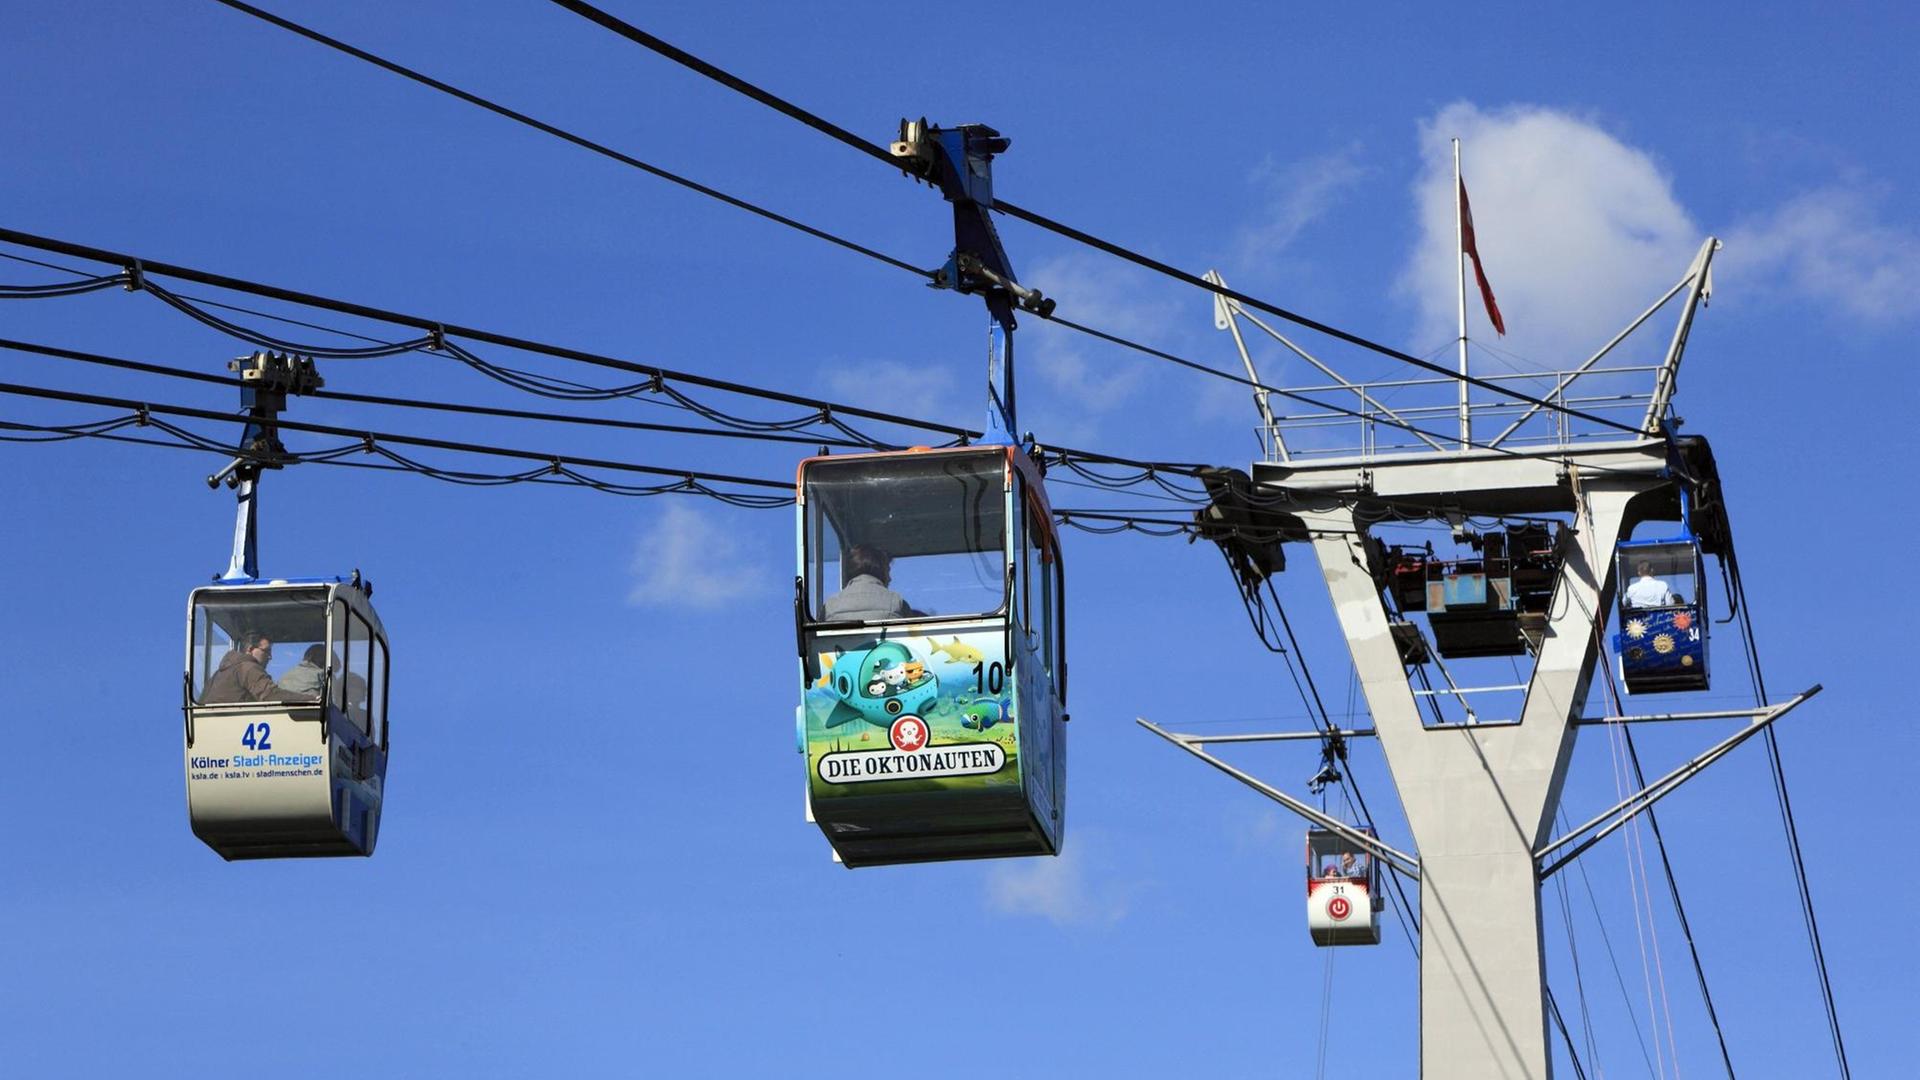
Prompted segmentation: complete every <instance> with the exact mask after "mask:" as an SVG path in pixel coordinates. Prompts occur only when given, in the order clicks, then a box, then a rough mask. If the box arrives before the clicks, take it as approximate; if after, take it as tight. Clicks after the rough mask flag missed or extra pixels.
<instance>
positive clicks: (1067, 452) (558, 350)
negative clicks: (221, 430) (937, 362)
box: [0, 227, 1202, 476]
mask: <svg viewBox="0 0 1920 1080" xmlns="http://www.w3.org/2000/svg"><path fill="white" fill-rule="evenodd" d="M0 242H5V243H11V244H17V245H19V246H21V247H27V248H32V249H35V250H38V251H48V252H53V253H57V254H62V255H68V256H71V257H73V258H79V259H88V260H91V261H93V262H103V263H108V264H112V265H119V266H125V267H138V268H139V269H140V274H141V277H142V278H143V279H144V278H145V276H146V275H149V274H162V275H164V276H167V277H173V278H179V279H181V280H183V281H192V282H195V283H197V284H201V285H206V286H209V287H212V288H218V289H227V290H230V291H233V292H238V293H244V294H247V295H250V296H259V297H262V298H265V299H270V300H278V301H281V302H284V303H290V304H298V305H301V306H303V307H310V308H315V309H318V310H322V311H331V312H335V313H338V314H342V315H348V316H352V317H354V318H360V319H367V320H370V321H374V322H385V323H390V324H393V325H395V326H404V327H410V328H413V329H419V330H426V331H429V332H437V333H439V334H440V335H442V337H443V338H444V337H445V336H446V335H456V336H459V337H463V338H470V339H472V340H474V341H480V342H485V343H487V344H490V345H498V346H500V347H502V348H508V349H515V350H518V351H521V352H528V353H535V354H538V355H541V356H550V357H553V358H555V359H559V360H567V361H571V362H574V363H581V364H586V365H588V366H592V367H602V368H608V369H611V370H617V371H626V372H631V373H636V374H642V375H647V376H649V377H650V378H658V379H660V380H663V381H664V380H671V381H674V382H679V383H684V384H687V385H692V386H703V387H706V388H708V389H713V390H719V391H722V392H725V393H731V394H738V395H740V396H742V397H750V398H758V399H761V400H767V401H778V402H782V403H785V404H792V405H804V406H807V407H809V408H813V409H817V410H820V411H821V412H822V414H823V415H825V416H828V417H837V416H838V415H842V414H844V415H846V416H857V417H859V418H861V419H863V420H874V421H878V422H881V423H886V424H893V425H897V426H900V427H905V428H913V429H918V430H921V431H929V432H936V433H939V434H943V435H949V436H954V437H956V438H958V439H961V440H965V441H971V440H973V439H977V438H979V437H980V434H981V433H980V432H979V431H976V430H973V429H970V428H963V427H956V426H953V425H951V424H943V423H939V422H937V421H932V420H923V419H917V418H914V417H908V416H901V415H899V414H897V413H885V412H879V411H877V410H873V409H864V408H860V407H858V406H853V405H844V404H840V403H838V402H832V401H824V400H821V399H819V398H811V397H806V396H803V395H799V394H789V393H785V392H783V391H778V390H770V389H766V388H764V387H757V386H752V385H749V384H746V383H739V382H733V381H730V380H726V379H718V378H713V377H711V376H706V375H696V374H693V373H691V372H685V371H676V370H673V369H670V368H663V367H657V366H654V365H647V364H639V363H634V362H632V361H627V360H620V359H616V358H614V357H611V356H605V355H602V354H599V353H593V352H588V351H586V350H582V349H575V348H570V347H568V346H564V345H555V344H551V343H548V342H541V341H535V340H532V339H529V338H521V337H515V336H513V335H510V334H503V333H499V332H496V331H491V330H484V329H480V328H477V327H471V326H464V325H461V324H457V323H448V322H442V321H439V320H434V319H428V318H425V317H423V316H419V315H409V314H403V313H400V312H394V311H387V310H384V309H381V308H375V307H369V306H367V305H364V304H358V303H354V302H351V301H346V300H338V299H334V298H332V297H327V296H320V295H318V294H314V293H305V292H300V291H297V290H294V289H287V288H283V287H281V286H277V285H270V284H266V283H264V282H257V281H251V280H248V279H246V278H236V277H231V276H228V275H224V274H216V273H213V272H211V271H206V270H198V269H195V268H192V267H187V266H181V265H178V264H174V263H164V262H157V261H154V260H150V259H141V258H138V257H136V256H133V255H128V254H125V253H122V252H116V251H109V250H106V249H102V248H96V247H90V246H88V245H85V244H76V243H73V242H70V241H66V240H56V239H53V238H50V237H43V236H36V235H34V234H32V233H25V232H20V231H18V230H15V229H8V228H3V227H0ZM14 257H15V258H18V257H17V256H14ZM37 264H38V265H43V266H48V265H50V264H46V263H37ZM68 272H76V271H68ZM174 295H175V296H176V297H179V296H180V295H181V294H179V293H175V294H174ZM267 317H269V318H277V316H267ZM287 321H292V320H287ZM300 325H311V324H304V323H303V324H300ZM315 329H320V330H325V331H327V332H330V333H339V334H347V332H346V331H341V330H335V329H333V328H331V327H315ZM348 336H360V335H348ZM494 366H495V367H499V365H494ZM500 370H503V371H510V370H511V369H506V368H500ZM544 378H548V379H552V377H551V376H544ZM553 381H556V382H564V380H553ZM576 385H577V384H576ZM1042 449H1043V450H1044V451H1045V452H1046V453H1047V454H1049V455H1052V456H1054V457H1055V458H1056V459H1057V460H1077V461H1086V462H1095V463H1099V464H1106V465H1117V466H1123V467H1127V468H1135V469H1147V470H1155V471H1158V472H1163V473H1173V474H1175V475H1184V476H1198V475H1199V473H1200V469H1201V468H1202V466H1199V465H1196V464H1192V463H1182V462H1150V461H1140V460H1137V459H1134V458H1127V457H1119V456H1116V455H1113V454H1103V453H1098V452H1096V451H1091V450H1079V449H1074V448H1071V447H1061V446H1047V447H1043V448H1042Z"/></svg>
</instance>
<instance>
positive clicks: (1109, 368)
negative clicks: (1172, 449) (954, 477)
mask: <svg viewBox="0 0 1920 1080" xmlns="http://www.w3.org/2000/svg"><path fill="white" fill-rule="evenodd" d="M1026 279H1027V280H1030V281H1033V282H1036V283H1038V284H1039V286H1040V287H1041V288H1043V289H1044V290H1045V291H1046V294H1047V295H1048V296H1050V297H1053V298H1055V299H1056V300H1057V301H1058V302H1059V305H1060V308H1059V314H1060V315H1061V316H1062V317H1063V318H1068V319H1071V320H1073V321H1074V322H1077V323H1080V324H1082V325H1085V326H1091V327H1094V328H1095V329H1098V330H1104V331H1106V332H1107V333H1110V334H1114V335H1116V336H1119V337H1124V338H1129V339H1132V340H1135V341H1141V342H1144V343H1146V344H1154V343H1155V340H1156V339H1159V340H1161V341H1164V339H1165V336H1166V332H1167V330H1168V329H1169V328H1170V327H1173V326H1175V325H1176V324H1175V323H1174V320H1175V318H1177V317H1178V315H1179V314H1180V312H1179V310H1178V308H1179V305H1178V304H1176V303H1175V302H1174V301H1173V300H1172V299H1171V298H1170V297H1169V294H1170V293H1171V292H1172V291H1173V290H1170V289H1169V288H1168V287H1167V285H1166V282H1165V279H1163V278H1161V277H1159V276H1158V275H1155V274H1152V273H1150V272H1148V271H1145V270H1141V269H1139V268H1137V267H1133V266H1129V265H1127V264H1125V263H1122V262H1120V261H1119V260H1118V259H1114V258H1110V257H1108V256H1106V255H1096V254H1078V253H1076V254H1073V255H1066V256H1062V257H1059V258H1055V259H1049V260H1046V261H1044V262H1041V263H1038V264H1036V265H1035V266H1034V268H1033V271H1032V272H1031V273H1030V274H1028V275H1027V278H1026ZM1020 325H1021V328H1022V330H1027V329H1029V328H1030V329H1031V330H1032V338H1031V339H1030V340H1032V341H1033V343H1034V344H1033V348H1032V351H1031V352H1029V353H1028V356H1029V357H1031V358H1032V362H1031V363H1022V364H1021V366H1020V370H1022V371H1024V372H1028V373H1031V374H1034V375H1037V376H1038V377H1039V378H1040V380H1041V381H1042V382H1043V383H1045V384H1046V386H1047V387H1048V388H1049V389H1050V390H1052V391H1055V392H1056V393H1057V394H1058V395H1059V396H1060V397H1062V398H1064V399H1066V401H1065V404H1066V405H1067V409H1065V410H1063V411H1072V410H1076V409H1077V410H1079V411H1084V412H1091V413H1106V412H1111V411H1113V410H1114V409H1115V408H1117V407H1119V406H1120V405H1121V404H1122V403H1124V402H1125V401H1126V400H1127V399H1128V398H1130V397H1132V396H1133V394H1134V392H1135V391H1136V390H1138V389H1139V388H1140V384H1141V382H1142V381H1143V380H1144V379H1145V377H1146V373H1147V368H1146V361H1145V360H1144V359H1143V358H1141V357H1140V356H1139V355H1138V354H1134V353H1131V352H1129V351H1128V350H1126V349H1124V348H1121V347H1120V346H1117V345H1111V344H1107V343H1104V342H1100V341H1097V340H1095V339H1093V338H1091V337H1088V336H1086V335H1085V334H1081V333H1079V332H1077V331H1074V330H1069V329H1067V328H1065V327H1062V326H1058V325H1055V324H1053V323H1050V322H1047V321H1046V320H1043V319H1035V318H1028V319H1025V320H1023V321H1022V322H1021V324H1020Z"/></svg>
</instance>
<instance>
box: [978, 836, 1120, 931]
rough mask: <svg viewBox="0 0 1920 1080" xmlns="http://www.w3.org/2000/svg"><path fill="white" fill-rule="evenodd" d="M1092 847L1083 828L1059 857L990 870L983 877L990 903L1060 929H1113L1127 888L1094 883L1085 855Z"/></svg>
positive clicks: (1000, 910) (1000, 908) (1098, 881)
mask: <svg viewBox="0 0 1920 1080" xmlns="http://www.w3.org/2000/svg"><path fill="white" fill-rule="evenodd" d="M1095 844H1096V842H1095V841H1094V840H1093V838H1092V837H1091V836H1089V835H1088V834H1087V833H1086V830H1081V833H1080V835H1077V836H1075V837H1074V839H1073V840H1072V841H1071V842H1069V843H1068V844H1067V845H1066V847H1065V848H1063V849H1062V851H1061V854H1059V855H1058V856H1055V857H1053V858H1050V859H1046V858H1036V859H1021V860H1019V861H1017V862H1008V863H1002V864H1000V865H997V866H995V867H993V869H992V871H991V872H990V873H989V874H988V875H987V900H988V902H989V903H990V904H991V905H992V907H993V909H994V910H995V911H998V912H1001V913H1002V914H1006V915H1028V916H1038V917H1040V918H1045V919H1048V920H1051V921H1052V922H1053V923H1055V924H1056V925H1060V926H1066V925H1080V926H1112V925H1113V924H1115V923H1117V922H1119V921H1120V920H1121V919H1123V918H1125V917H1126V914H1127V893H1128V890H1127V889H1126V888H1125V887H1123V886H1121V885H1120V884H1118V883H1115V882H1112V881H1111V880H1096V879H1095V876H1094V874H1093V873H1092V870H1091V864H1092V862H1093V856H1091V855H1089V854H1088V849H1089V847H1090V846H1095Z"/></svg>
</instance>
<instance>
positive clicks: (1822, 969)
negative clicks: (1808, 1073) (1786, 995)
mask: <svg viewBox="0 0 1920 1080" xmlns="http://www.w3.org/2000/svg"><path fill="white" fill-rule="evenodd" d="M1725 558H1726V564H1727V568H1728V571H1729V573H1730V576H1731V578H1732V581H1733V593H1734V596H1735V603H1737V604H1738V606H1739V611H1740V636H1741V638H1742V640H1743V643H1744V646H1745V651H1746V659H1747V673H1748V677H1749V678H1750V679H1751V680H1752V682H1753V692H1754V699H1755V700H1754V703H1755V704H1756V705H1759V706H1761V707H1763V708H1764V707H1765V706H1766V705H1767V703H1768V701H1769V698H1768V695H1767V681H1766V675H1765V674H1764V673H1763V672H1762V671H1761V668H1760V648H1759V644H1758V643H1757V642H1756V641H1755V640H1754V636H1753V613H1752V612H1751V611H1750V610H1749V609H1748V606H1747V589H1746V584H1745V583H1744V582H1743V581H1742V580H1741V577H1740V558H1739V556H1738V555H1737V554H1735V551H1734V547H1733V542H1732V540H1731V539H1729V540H1728V542H1727V554H1726V557H1725ZM1763 734H1764V735H1765V737H1766V740H1767V760H1768V764H1769V765H1770V766H1771V770H1772V773H1773V790H1774V794H1775V795H1776V796H1777V798H1778V801H1779V804H1780V822H1781V825H1782V826H1783V827H1784V828H1785V830H1786V834H1787V851H1788V853H1789V854H1790V855H1791V856H1792V859H1793V877H1794V883H1795V885H1797V886H1798V888H1799V891H1800V912H1801V916H1802V917H1803V918H1804V920H1805V921H1806V926H1807V941H1808V944H1809V945H1810V946H1811V947H1812V950H1813V963H1814V971H1815V974H1816V975H1817V976H1818V977H1819V984H1820V996H1821V999H1822V1001H1823V1002H1824V1003H1825V1005H1826V1009H1827V1028H1828V1031H1829V1032H1830V1033H1831V1035H1832V1037H1833V1055H1834V1060H1835V1061H1836V1062H1837V1063H1838V1064H1839V1066H1840V1075H1841V1076H1842V1077H1843V1078H1847V1077H1851V1076H1852V1075H1853V1070H1852V1069H1851V1067H1849V1065H1848V1063H1847V1046H1846V1041H1845V1040H1844V1039H1843V1038H1842V1036H1841V1034H1840V1013H1839V1011H1838V1009H1837V1008H1836V1007H1835V1005H1834V1000H1833V982H1832V980H1831V979H1830V978H1829V977H1828V974H1827V954H1826V950H1825V948H1823V947H1822V945H1821V942H1820V922H1819V920H1818V919H1817V918H1816V917H1815V915H1814V910H1813V892H1812V890H1811V889H1810V888H1809V886H1808V883H1807V864H1806V860H1805V858H1804V857H1803V856H1802V855H1801V853H1800V830H1799V828H1798V826H1796V825H1795V823H1794V819H1793V801H1792V799H1791V798H1789V797H1788V795H1787V774H1786V769H1785V768H1784V766H1783V765H1782V763H1781V757H1780V744H1779V741H1778V740H1777V739H1776V738H1775V737H1774V733H1773V726H1772V725H1771V724H1769V725H1768V726H1767V730H1766V731H1765V732H1764V733H1763Z"/></svg>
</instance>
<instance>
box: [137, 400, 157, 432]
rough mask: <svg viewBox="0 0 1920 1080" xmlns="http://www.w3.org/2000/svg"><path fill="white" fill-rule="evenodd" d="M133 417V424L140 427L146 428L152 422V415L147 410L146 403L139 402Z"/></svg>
mask: <svg viewBox="0 0 1920 1080" xmlns="http://www.w3.org/2000/svg"><path fill="white" fill-rule="evenodd" d="M133 417H134V419H133V422H134V423H135V424H138V425H139V426H141V427H146V426H147V425H148V424H149V423H151V422H152V420H153V414H152V412H151V411H150V410H149V409H148V407H147V404H146V402H141V403H140V404H139V405H138V406H136V407H135V408H134V410H133Z"/></svg>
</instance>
